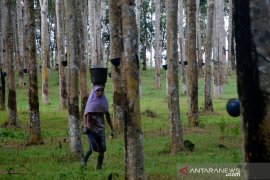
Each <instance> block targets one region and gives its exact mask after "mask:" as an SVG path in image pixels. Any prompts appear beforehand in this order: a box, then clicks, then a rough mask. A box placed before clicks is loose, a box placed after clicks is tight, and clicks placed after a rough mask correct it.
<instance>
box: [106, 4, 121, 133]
mask: <svg viewBox="0 0 270 180" xmlns="http://www.w3.org/2000/svg"><path fill="white" fill-rule="evenodd" d="M120 10H121V5H120V3H119V2H118V1H117V0H109V22H110V59H116V58H120V66H112V81H113V125H114V129H115V130H117V131H120V132H122V129H123V106H122V97H123V96H122V94H123V88H122V84H121V82H122V81H121V69H122V68H123V58H122V57H121V52H122V51H123V44H122V41H121V11H120Z"/></svg>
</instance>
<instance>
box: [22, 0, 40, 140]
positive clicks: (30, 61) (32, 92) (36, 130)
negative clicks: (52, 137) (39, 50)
mask: <svg viewBox="0 0 270 180" xmlns="http://www.w3.org/2000/svg"><path fill="white" fill-rule="evenodd" d="M34 12H35V11H34V1H32V0H24V13H25V16H24V20H25V27H24V44H25V45H24V52H25V60H26V61H27V62H26V63H27V69H28V70H29V73H28V83H29V88H28V104H29V124H30V130H29V132H30V137H29V141H28V144H41V143H43V140H42V136H41V127H40V115H39V101H38V76H37V71H38V68H37V56H36V45H35V42H36V39H35V13H34Z"/></svg>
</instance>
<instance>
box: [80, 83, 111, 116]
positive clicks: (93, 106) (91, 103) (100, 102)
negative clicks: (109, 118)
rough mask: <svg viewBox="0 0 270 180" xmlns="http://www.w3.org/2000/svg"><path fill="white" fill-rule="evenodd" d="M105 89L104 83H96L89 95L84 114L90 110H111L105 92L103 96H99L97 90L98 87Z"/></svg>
mask: <svg viewBox="0 0 270 180" xmlns="http://www.w3.org/2000/svg"><path fill="white" fill-rule="evenodd" d="M100 88H102V89H104V86H102V85H94V87H93V90H92V92H91V94H90V95H89V97H88V100H87V103H86V106H85V109H84V114H87V113H88V112H107V111H109V105H108V101H107V98H106V96H105V95H104V94H103V95H102V96H101V97H97V95H96V91H97V90H98V89H100Z"/></svg>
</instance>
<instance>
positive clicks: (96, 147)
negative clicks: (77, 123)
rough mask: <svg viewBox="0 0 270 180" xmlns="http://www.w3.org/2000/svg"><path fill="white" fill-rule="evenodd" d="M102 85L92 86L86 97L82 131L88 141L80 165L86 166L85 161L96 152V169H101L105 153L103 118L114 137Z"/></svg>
mask: <svg viewBox="0 0 270 180" xmlns="http://www.w3.org/2000/svg"><path fill="white" fill-rule="evenodd" d="M104 89H105V86H104V85H94V86H93V89H92V92H91V94H90V95H89V97H88V100H87V103H86V106H85V110H84V125H83V131H84V133H85V134H86V135H87V137H88V140H89V148H88V150H87V151H86V153H85V155H84V156H83V158H82V160H81V163H82V165H83V166H86V165H87V160H88V158H89V156H90V155H91V154H92V152H93V151H95V152H98V162H97V166H96V169H102V164H103V159H104V152H105V151H106V142H105V118H104V116H105V117H106V120H107V122H108V124H109V126H110V128H111V131H112V132H111V135H110V136H111V137H113V136H114V129H113V125H112V121H111V117H110V113H109V105H108V101H107V98H106V96H105V94H104Z"/></svg>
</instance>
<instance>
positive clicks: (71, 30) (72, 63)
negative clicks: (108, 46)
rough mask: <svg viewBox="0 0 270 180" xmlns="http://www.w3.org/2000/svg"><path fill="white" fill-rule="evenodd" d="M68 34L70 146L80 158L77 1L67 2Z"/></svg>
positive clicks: (65, 2) (68, 0) (69, 0)
mask: <svg viewBox="0 0 270 180" xmlns="http://www.w3.org/2000/svg"><path fill="white" fill-rule="evenodd" d="M64 4H65V13H66V34H67V61H68V127H69V145H70V150H71V152H72V153H73V155H74V156H76V157H77V158H80V156H81V154H82V142H81V136H80V113H79V97H78V95H79V83H78V82H79V76H78V73H79V72H78V69H79V60H78V47H79V44H78V33H77V28H76V27H77V26H76V24H77V14H76V13H77V12H78V11H77V7H76V1H75V0H65V1H64Z"/></svg>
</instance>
